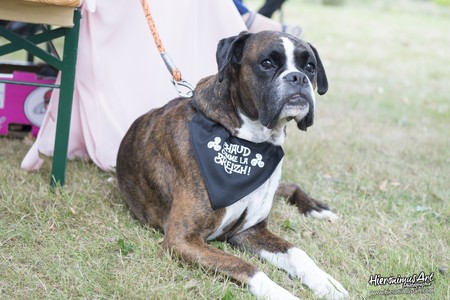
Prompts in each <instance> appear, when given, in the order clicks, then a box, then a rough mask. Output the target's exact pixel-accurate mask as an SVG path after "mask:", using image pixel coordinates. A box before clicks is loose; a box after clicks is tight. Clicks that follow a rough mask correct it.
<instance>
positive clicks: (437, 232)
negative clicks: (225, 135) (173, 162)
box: [0, 0, 450, 300]
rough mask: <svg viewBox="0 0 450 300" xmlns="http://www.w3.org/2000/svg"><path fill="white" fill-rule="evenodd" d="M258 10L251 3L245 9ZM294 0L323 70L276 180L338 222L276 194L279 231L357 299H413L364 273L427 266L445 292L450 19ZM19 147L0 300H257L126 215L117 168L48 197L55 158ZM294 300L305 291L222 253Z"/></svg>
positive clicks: (7, 199) (8, 181) (414, 0)
mask: <svg viewBox="0 0 450 300" xmlns="http://www.w3.org/2000/svg"><path fill="white" fill-rule="evenodd" d="M247 2H248V3H249V5H250V6H252V7H257V6H258V4H259V3H260V1H256V0H254V1H247ZM319 2H320V1H312V0H309V1H306V0H304V1H299V0H291V1H288V2H287V3H286V5H285V9H284V19H285V20H286V22H287V23H291V24H294V23H296V24H300V25H302V26H303V28H304V30H305V39H307V40H308V41H310V42H311V43H312V44H314V45H315V46H316V47H317V49H318V50H319V53H320V54H321V57H322V60H323V62H324V64H325V68H326V70H327V73H328V79H329V82H330V89H329V91H328V93H327V94H326V95H325V96H322V97H319V96H318V98H317V102H318V107H317V115H316V119H315V124H314V126H313V127H312V128H311V129H309V130H308V132H307V133H304V132H300V131H297V130H296V129H295V128H294V126H292V127H290V128H289V130H288V139H287V143H286V145H285V147H284V148H285V152H286V158H285V167H284V174H283V180H285V181H294V182H297V183H299V184H300V185H302V186H303V188H304V189H305V190H306V191H308V192H309V193H310V194H311V195H313V196H314V197H316V198H318V199H321V200H324V201H325V202H327V203H328V204H330V205H331V206H332V207H333V208H335V211H336V212H337V214H339V216H340V219H339V220H338V221H337V222H335V223H329V222H324V221H319V220H312V219H310V218H305V217H302V216H300V215H299V214H298V212H297V211H295V210H294V209H292V207H290V206H288V205H287V204H285V203H284V202H283V201H282V200H278V201H276V202H275V206H274V210H273V212H272V214H271V218H270V227H271V229H272V230H273V231H275V232H276V233H278V234H280V235H281V236H283V237H285V238H286V239H288V240H289V241H291V242H293V243H295V244H297V245H298V246H299V247H300V248H302V249H303V250H305V251H306V253H308V254H309V255H310V256H311V257H312V258H313V259H314V260H315V261H316V262H317V264H318V265H319V266H321V267H322V268H323V269H324V270H326V271H327V272H328V273H330V274H331V275H332V276H333V277H334V278H336V279H337V280H338V281H340V282H341V283H342V284H343V285H344V286H345V287H346V288H347V290H348V291H349V293H350V295H351V297H350V298H351V299H368V298H374V299H376V298H381V299H385V296H377V295H375V293H382V292H385V291H386V290H387V291H388V292H392V293H396V294H398V293H407V292H412V291H413V289H411V288H402V286H401V285H385V286H373V285H370V284H369V279H370V277H371V275H376V274H378V275H379V276H382V277H390V276H394V277H397V276H401V277H409V276H412V275H414V274H417V275H419V274H420V273H421V272H424V274H425V275H430V274H431V273H433V281H432V282H431V286H429V287H427V288H426V289H425V288H422V289H416V290H415V292H421V293H425V292H428V293H425V294H419V293H417V294H406V295H395V296H392V295H391V296H389V297H387V298H393V299H439V300H440V299H449V297H450V295H449V286H450V277H449V273H448V272H449V270H448V269H449V266H450V235H449V231H450V230H449V222H450V205H449V199H450V177H449V174H450V112H449V100H450V84H449V78H450V50H449V49H450V34H449V30H448V29H449V28H450V18H449V16H450V10H449V8H445V7H437V6H435V5H434V4H432V3H431V2H430V1H418V0H403V1H387V0H386V1H368V0H365V1H350V0H347V1H346V5H344V6H338V7H334V6H322V5H320V3H319ZM29 147H30V142H29V141H28V140H18V139H7V138H0V299H69V298H82V299H252V295H251V294H250V293H249V292H248V291H247V289H246V288H245V287H241V286H239V285H237V284H235V283H234V282H232V281H230V280H229V279H228V278H227V277H225V276H222V275H218V274H205V272H203V270H201V268H199V267H196V266H187V265H184V264H183V263H181V262H178V261H175V260H173V259H172V258H171V257H170V255H169V254H168V253H166V252H164V251H162V249H161V247H160V245H159V243H160V241H161V239H162V235H161V234H160V233H158V232H156V231H154V230H152V229H150V228H145V227H143V226H141V225H140V224H139V223H138V222H137V221H135V220H133V219H132V218H131V217H130V215H129V213H128V211H127V208H126V207H125V205H124V204H123V202H122V199H121V196H120V194H119V191H118V188H117V183H116V180H115V175H114V174H109V173H104V172H102V171H100V170H99V169H98V168H97V167H96V166H95V165H93V164H91V163H86V162H82V161H72V162H69V164H68V171H67V180H66V186H65V187H64V188H63V189H58V190H56V192H55V193H52V192H50V191H49V189H48V184H49V178H50V162H51V160H50V159H47V160H46V163H45V165H44V167H43V169H42V170H41V171H39V172H34V173H28V172H25V171H22V170H20V169H19V165H20V162H21V160H22V158H23V157H24V155H25V153H26V152H27V150H28V149H29ZM213 244H214V246H216V247H218V248H221V249H223V250H224V251H227V252H229V253H233V254H235V255H237V256H240V257H243V258H244V259H245V260H247V261H251V262H252V263H254V264H256V265H258V266H260V268H261V269H262V270H263V271H264V272H266V273H267V274H268V275H269V277H271V278H272V279H274V281H276V282H278V283H279V284H280V285H282V286H283V287H285V288H287V289H288V290H290V291H291V292H293V293H295V294H296V295H297V296H299V297H300V298H302V299H314V296H313V295H312V293H311V292H310V291H309V290H307V289H306V288H304V287H303V286H302V285H301V283H300V282H298V281H297V280H293V279H291V278H289V276H288V275H286V274H285V273H284V272H282V271H280V270H277V269H276V268H274V267H272V266H271V265H269V264H266V263H264V262H261V261H259V260H258V259H256V258H254V257H252V256H250V255H248V254H247V253H241V252H239V251H237V250H235V249H233V248H231V247H230V246H229V245H227V244H223V243H217V242H213Z"/></svg>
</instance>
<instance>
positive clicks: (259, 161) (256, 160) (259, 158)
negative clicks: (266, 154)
mask: <svg viewBox="0 0 450 300" xmlns="http://www.w3.org/2000/svg"><path fill="white" fill-rule="evenodd" d="M262 158H263V157H262V155H261V154H259V153H257V154H256V158H254V159H252V161H251V164H252V166H256V165H258V167H260V168H263V167H264V162H263V161H262Z"/></svg>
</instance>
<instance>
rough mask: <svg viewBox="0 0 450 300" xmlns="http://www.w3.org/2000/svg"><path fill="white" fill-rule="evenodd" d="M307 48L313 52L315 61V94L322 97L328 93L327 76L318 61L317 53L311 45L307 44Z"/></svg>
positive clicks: (320, 62)
mask: <svg viewBox="0 0 450 300" xmlns="http://www.w3.org/2000/svg"><path fill="white" fill-rule="evenodd" d="M308 44H309V43H308ZM309 46H310V47H311V49H312V51H313V52H314V55H315V57H316V61H317V93H319V95H323V94H325V93H326V92H327V91H328V79H327V74H326V73H325V69H324V68H323V64H322V61H321V60H320V56H319V52H317V49H316V48H315V47H314V46H313V45H311V44H309Z"/></svg>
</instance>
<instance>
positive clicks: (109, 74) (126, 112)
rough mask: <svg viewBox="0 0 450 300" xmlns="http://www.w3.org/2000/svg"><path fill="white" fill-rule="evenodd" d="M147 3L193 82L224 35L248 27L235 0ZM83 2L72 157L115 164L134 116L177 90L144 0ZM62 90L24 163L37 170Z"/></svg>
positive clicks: (212, 64) (49, 148) (208, 69)
mask: <svg viewBox="0 0 450 300" xmlns="http://www.w3.org/2000/svg"><path fill="white" fill-rule="evenodd" d="M148 3H149V6H150V9H151V12H152V16H153V18H154V20H155V23H156V26H157V28H158V31H159V34H160V36H161V38H162V40H163V43H164V45H165V47H166V50H167V52H168V53H169V54H170V56H171V57H172V59H173V61H174V62H175V64H176V65H177V66H178V68H179V69H180V70H181V71H182V74H183V78H184V79H185V80H187V81H189V82H190V83H191V84H193V85H195V84H196V83H197V81H198V80H199V79H201V78H202V77H205V76H207V75H211V74H214V73H216V72H217V65H216V61H215V51H216V46H217V43H218V41H219V40H220V39H221V38H224V37H228V36H231V35H236V34H238V33H239V32H241V31H243V30H245V25H244V24H243V22H242V20H241V18H240V15H239V13H238V12H237V10H236V8H235V7H234V4H233V2H232V1H231V0H214V1H212V0H164V1H161V0H149V1H148ZM82 9H83V17H82V22H81V28H80V39H79V49H78V58H77V69H76V79H75V93H74V99H73V100H74V102H73V111H72V120H71V131H70V137H69V153H68V158H69V159H73V158H76V157H80V158H85V159H91V160H92V161H93V162H94V163H95V164H97V165H98V166H99V167H100V168H101V169H103V170H110V169H111V168H113V167H115V164H116V156H117V151H118V147H119V144H120V141H121V139H122V137H123V136H124V134H125V132H126V131H127V130H128V128H129V126H130V125H131V123H132V122H133V121H134V120H135V119H136V118H137V117H138V116H140V115H142V114H144V113H145V112H147V111H149V110H150V109H152V108H155V107H159V106H162V105H164V104H165V103H166V102H167V101H169V100H171V99H173V98H175V97H177V94H176V92H175V90H174V88H173V86H172V83H171V82H170V78H171V75H170V74H169V72H168V71H167V69H166V67H165V65H164V63H163V61H162V59H161V57H160V55H159V53H158V51H157V49H156V46H155V44H154V42H153V39H152V36H151V34H150V31H149V28H148V25H147V22H146V20H145V17H144V13H143V10H142V7H141V4H140V1H139V0H127V1H109V0H97V1H93V0H85V1H84V4H83V6H82ZM58 97H59V92H58V91H56V90H55V92H54V93H53V96H52V99H51V102H50V106H49V109H48V111H47V113H46V115H45V118H44V122H43V124H42V126H41V129H40V132H39V134H38V137H37V139H36V141H35V143H34V144H33V146H32V147H31V149H30V150H29V152H28V153H27V155H26V156H25V158H24V160H23V162H22V168H24V169H28V170H37V169H39V168H40V167H41V166H42V164H43V160H42V159H41V158H40V156H39V155H40V154H43V155H47V156H51V155H52V154H53V146H54V139H55V129H56V114H57V106H58Z"/></svg>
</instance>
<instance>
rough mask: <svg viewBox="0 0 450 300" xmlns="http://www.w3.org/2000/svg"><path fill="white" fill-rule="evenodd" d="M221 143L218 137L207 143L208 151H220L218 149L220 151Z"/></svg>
mask: <svg viewBox="0 0 450 300" xmlns="http://www.w3.org/2000/svg"><path fill="white" fill-rule="evenodd" d="M221 141H222V140H221V139H220V137H218V136H217V137H215V138H214V141H211V142H209V143H208V148H209V149H211V148H214V150H215V151H220V149H222V146H220V142H221Z"/></svg>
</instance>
